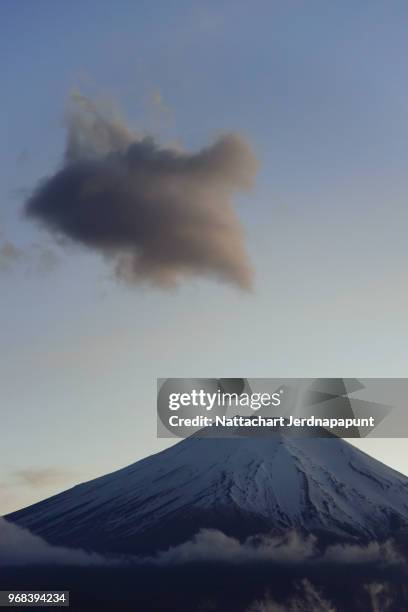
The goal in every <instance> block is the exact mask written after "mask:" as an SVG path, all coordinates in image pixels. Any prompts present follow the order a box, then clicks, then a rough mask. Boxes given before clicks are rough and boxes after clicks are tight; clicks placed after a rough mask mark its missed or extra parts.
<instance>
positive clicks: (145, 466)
mask: <svg viewBox="0 0 408 612" xmlns="http://www.w3.org/2000/svg"><path fill="white" fill-rule="evenodd" d="M6 518H7V519H8V520H10V521H12V522H15V523H17V524H18V525H20V526H23V527H27V528H28V529H30V530H31V531H32V532H33V533H35V534H38V535H40V536H42V537H43V538H45V539H46V540H48V541H49V542H51V543H53V544H59V545H64V546H71V547H77V546H78V547H81V548H89V549H93V550H98V551H103V552H126V553H142V552H143V553H146V552H149V553H151V552H154V551H156V550H160V549H161V550H163V549H165V548H167V547H168V546H170V545H174V544H177V543H180V542H183V541H186V540H188V539H189V538H191V537H192V536H193V535H194V534H195V533H197V532H198V531H199V530H200V529H201V528H205V527H206V528H215V529H219V530H221V531H223V532H224V533H226V534H227V535H231V536H234V537H238V538H243V537H246V536H248V535H251V534H258V533H273V534H278V533H284V532H285V531H287V530H291V529H297V530H299V531H302V532H307V533H316V534H319V535H322V534H325V535H326V536H327V537H329V538H332V539H340V540H341V539H356V540H362V541H364V540H369V539H373V538H375V539H383V538H387V537H388V536H390V535H395V534H396V532H397V531H398V530H399V529H400V528H404V529H405V528H407V527H408V478H407V477H405V476H403V475H401V474H399V473H398V472H395V471H394V470H392V469H391V468H389V467H387V466H385V465H383V464H382V463H380V462H378V461H376V460H375V459H373V458H371V457H369V456H368V455H366V454H365V453H363V452H361V451H359V450H357V449H356V448H354V447H353V446H351V445H350V444H348V443H347V442H345V441H343V440H341V439H339V438H335V437H333V436H329V437H325V438H312V437H301V438H295V437H289V436H286V435H284V434H282V433H280V432H279V431H276V432H274V434H273V435H270V436H268V437H253V436H252V435H247V433H246V432H245V428H243V429H242V430H238V431H236V432H235V436H234V437H232V436H231V437H224V438H213V437H207V436H203V437H198V436H192V437H190V438H188V439H186V440H183V441H181V442H179V443H178V444H176V445H174V446H172V447H171V448H168V449H166V450H165V451H162V452H160V453H158V454H156V455H152V456H151V457H148V458H146V459H143V460H141V461H138V462H137V463H135V464H133V465H130V466H129V467H126V468H123V469H121V470H118V471H116V472H113V473H111V474H107V475H106V476H102V477H100V478H96V479H95V480H91V481H89V482H86V483H83V484H80V485H77V486H75V487H73V488H72V489H69V490H67V491H64V492H63V493H60V494H58V495H55V496H53V497H51V498H49V499H46V500H44V501H42V502H40V503H37V504H35V505H33V506H30V507H28V508H25V509H23V510H20V511H18V512H14V513H12V514H10V515H8V516H7V517H6Z"/></svg>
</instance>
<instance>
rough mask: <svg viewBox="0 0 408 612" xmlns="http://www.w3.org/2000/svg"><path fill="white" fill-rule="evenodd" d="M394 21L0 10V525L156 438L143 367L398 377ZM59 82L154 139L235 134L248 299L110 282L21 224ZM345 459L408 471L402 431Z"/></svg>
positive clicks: (376, 8)
mask: <svg viewBox="0 0 408 612" xmlns="http://www.w3.org/2000/svg"><path fill="white" fill-rule="evenodd" d="M407 25H408V5H407V4H406V3H405V2H402V1H401V2H399V1H395V2H390V3H384V2H379V1H376V0H370V1H368V0H363V1H361V2H359V3H356V2H354V0H353V1H352V0H345V1H342V2H332V3H328V2H325V1H323V0H319V1H317V0H316V1H315V0H311V1H310V2H302V1H300V0H299V1H295V0H293V1H292V0H288V1H286V0H281V1H270V0H254V1H253V2H246V1H243V0H238V1H236V0H235V1H232V0H229V1H225V0H221V1H220V0H217V1H215V0H214V1H212V0H205V1H200V2H198V1H196V2H194V1H191V0H189V1H187V0H186V1H183V0H177V1H175V2H171V3H170V2H165V1H164V0H157V1H156V2H150V1H147V0H146V1H145V0H139V1H138V2H133V1H130V0H120V1H119V2H110V1H108V0H87V1H86V2H83V1H82V0H81V1H80V0H73V1H72V2H69V3H62V2H52V1H51V0H42V1H41V2H35V3H34V2H31V1H30V0H20V1H19V2H18V3H16V2H14V1H13V0H3V1H2V2H1V3H0V66H1V74H2V96H1V102H2V106H1V108H2V113H1V115H0V133H1V134H2V143H3V146H2V147H1V151H0V160H1V163H0V190H1V192H0V193H1V198H0V246H1V244H2V242H4V241H6V240H7V241H9V242H11V243H13V245H15V246H16V248H18V249H19V252H21V253H24V254H25V255H22V256H21V257H20V258H16V260H15V261H10V260H8V265H7V266H6V265H3V266H2V262H1V256H0V287H1V298H0V344H1V354H0V418H1V421H0V422H1V427H0V447H1V449H2V461H1V463H0V515H1V514H2V513H6V512H8V511H11V510H13V509H16V508H17V507H20V506H23V505H26V504H28V503H31V502H32V501H35V500H38V499H41V498H44V497H46V496H47V495H50V494H51V493H53V492H55V491H57V490H61V489H63V488H66V487H67V486H69V485H71V484H73V483H76V482H78V481H84V480H87V479H89V478H91V477H94V476H97V475H100V474H103V473H105V472H108V471H112V470H113V469H116V468H118V467H121V466H123V465H126V464H129V463H131V462H133V461H135V460H137V459H140V458H141V457H144V456H146V455H148V454H150V453H152V452H156V451H158V450H160V449H161V448H164V447H165V446H166V445H167V444H168V441H166V440H162V441H161V440H157V437H156V423H155V399H156V398H155V390H156V378H157V377H177V376H181V377H189V376H191V377H211V376H216V377H239V376H245V377H284V376H287V377H324V376H335V377H337V376H343V377H404V376H406V338H407V331H408V330H407V322H406V311H407V306H408V281H407V275H406V258H407V244H406V243H407V240H406V236H407V229H408V218H407V205H406V198H407V192H408V173H407V162H408V147H407V142H408V80H407V65H408V64H407V59H406V58H407V57H408V39H407V36H406V31H407ZM73 88H77V89H80V90H81V91H82V92H84V93H85V94H86V95H89V96H90V97H91V98H93V99H106V100H111V101H113V103H114V104H115V105H116V106H117V107H118V108H119V109H120V110H121V112H122V114H123V116H124V117H125V119H126V121H127V122H128V123H129V124H130V125H132V126H134V128H135V129H136V130H141V131H144V130H145V131H148V132H150V133H153V135H154V136H155V137H156V138H158V139H159V140H160V141H161V142H162V143H164V144H165V143H173V142H176V143H179V144H180V145H182V146H183V147H185V148H187V149H192V150H194V149H197V148H200V147H202V146H205V145H207V144H208V143H209V142H211V140H212V139H213V138H214V137H216V136H217V134H218V133H219V132H220V131H234V132H238V133H240V134H242V135H243V137H244V138H246V139H247V141H248V142H249V143H250V144H251V145H252V147H253V149H254V152H255V154H256V156H257V158H258V159H259V162H260V167H259V172H258V175H257V179H256V183H255V186H254V188H253V190H252V191H251V192H250V193H248V194H244V195H241V196H239V197H238V198H237V200H236V202H237V206H236V209H237V214H238V216H239V219H240V221H241V223H242V225H243V228H244V231H245V239H246V246H247V250H248V253H249V257H250V260H251V263H252V265H253V267H254V270H255V286H254V291H253V292H252V293H248V294H246V293H243V292H242V291H240V290H238V289H235V288H234V287H232V286H228V285H222V284H219V283H217V282H214V281H212V280H200V279H194V280H189V281H187V282H186V283H184V284H183V285H182V286H181V287H180V288H178V289H176V290H174V291H170V292H165V291H161V290H159V289H153V288H149V287H137V286H136V287H135V286H133V287H126V286H124V285H121V284H118V283H117V281H115V280H114V279H113V278H112V275H111V271H110V268H109V267H108V266H107V265H106V262H105V261H104V260H103V259H102V258H100V257H99V256H98V255H96V254H93V253H90V252H85V251H81V250H80V249H77V248H71V247H70V248H68V249H63V248H62V247H61V246H58V245H57V246H55V245H54V244H53V242H52V238H51V237H50V236H49V235H48V234H47V233H46V232H45V231H43V230H40V229H39V228H38V227H37V226H35V225H34V224H33V223H32V221H29V220H27V219H26V218H24V216H23V215H22V208H23V204H24V200H25V198H26V197H27V195H29V194H30V193H31V191H32V189H33V188H34V187H35V186H36V185H37V183H38V181H39V180H40V179H41V178H42V177H44V176H46V175H48V174H51V173H52V172H53V171H54V170H55V168H56V167H57V166H58V164H59V162H60V160H61V157H62V154H63V150H64V126H63V114H64V109H65V107H66V101H67V97H68V95H69V92H70V91H71V90H72V89H73ZM33 245H34V246H33ZM45 248H47V249H48V248H51V249H52V250H53V252H55V253H56V254H57V257H58V262H57V264H56V265H55V266H51V265H49V266H44V265H40V264H39V253H40V252H41V249H45ZM43 264H44V261H43ZM45 268H46V269H45ZM48 268H49V269H48ZM359 447H360V448H362V449H363V450H366V451H367V452H369V453H372V454H373V455H374V456H375V457H377V458H378V459H380V460H381V461H383V462H385V463H387V464H388V465H391V466H392V467H395V468H396V469H398V470H399V471H401V472H404V473H405V474H408V463H407V458H406V451H405V447H406V442H405V440H395V439H394V440H392V441H388V440H364V441H361V442H359Z"/></svg>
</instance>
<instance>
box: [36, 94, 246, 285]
mask: <svg viewBox="0 0 408 612" xmlns="http://www.w3.org/2000/svg"><path fill="white" fill-rule="evenodd" d="M74 103H75V107H74V109H72V110H71V111H70V113H69V114H68V118H67V142H66V150H65V156H64V159H63V161H62V164H61V166H60V168H59V169H58V170H57V172H56V173H55V174H53V175H52V176H50V177H48V178H47V179H45V180H43V181H42V183H41V184H40V185H39V186H38V188H37V189H36V191H35V192H34V193H33V194H32V195H31V197H30V198H29V199H28V201H27V203H26V212H27V214H28V215H29V216H30V217H32V218H34V219H37V220H38V221H40V222H42V223H43V224H44V225H45V226H46V227H47V228H48V229H50V230H51V231H53V232H54V233H55V234H56V235H57V236H59V237H61V236H62V237H66V238H70V239H71V240H72V241H74V242H76V243H78V244H80V245H83V246H86V247H89V248H91V249H94V250H96V251H98V252H100V253H101V254H103V255H104V256H106V257H107V258H109V259H110V260H111V261H112V262H113V265H114V270H115V273H116V275H117V276H119V277H121V278H123V279H125V280H127V281H129V282H132V283H133V282H139V281H148V282H151V283H154V284H157V285H159V286H162V287H171V286H174V285H177V284H178V283H179V282H180V281H181V280H182V279H184V278H185V277H188V276H197V275H198V276H201V275H203V276H213V277H217V278H218V279H221V280H224V281H228V282H232V283H234V284H236V285H238V286H239V287H241V288H243V289H248V288H250V287H251V283H252V272H251V269H250V265H249V263H248V258H247V254H246V251H245V247H244V242H243V232H242V228H241V226H240V224H239V222H238V219H237V217H236V214H235V211H234V208H233V205H232V197H233V196H234V194H235V193H237V192H239V191H241V190H245V189H248V188H249V187H250V186H251V184H252V182H253V178H254V175H255V172H256V167H257V163H256V160H255V158H254V155H253V153H252V151H251V149H250V148H249V146H248V145H247V143H246V142H245V141H244V140H243V139H242V138H240V137H239V136H237V135H234V134H229V135H225V136H220V137H219V138H218V139H217V140H216V141H215V142H214V143H213V144H211V145H210V146H208V147H206V148H204V149H202V150H200V151H198V152H196V153H189V152H185V151H181V150H179V149H176V148H170V147H167V148H164V147H161V146H160V145H159V144H158V143H156V142H155V141H154V140H152V139H150V138H146V137H141V136H138V135H137V134H135V133H133V132H132V131H130V130H129V129H128V127H127V126H126V125H125V124H124V123H123V122H122V121H121V120H120V119H119V118H118V117H116V116H115V115H114V114H113V113H111V114H107V113H106V112H105V113H104V112H102V111H100V110H99V109H98V108H97V107H96V106H95V105H94V104H93V103H92V102H91V101H90V100H88V99H87V98H85V97H84V96H81V95H80V94H75V96H74Z"/></svg>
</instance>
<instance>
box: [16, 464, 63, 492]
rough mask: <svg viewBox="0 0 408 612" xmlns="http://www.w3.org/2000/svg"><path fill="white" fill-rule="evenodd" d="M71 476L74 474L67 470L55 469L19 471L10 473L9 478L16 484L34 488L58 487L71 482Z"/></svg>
mask: <svg viewBox="0 0 408 612" xmlns="http://www.w3.org/2000/svg"><path fill="white" fill-rule="evenodd" d="M73 476H74V474H73V473H72V472H70V471H69V470H65V469H63V468H57V467H49V468H29V469H21V470H15V471H13V472H12V473H11V478H12V479H13V480H15V482H16V483H17V484H21V485H28V486H30V487H36V488H37V487H48V486H50V485H59V484H62V483H63V482H65V481H67V480H71V479H72V477H73Z"/></svg>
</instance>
